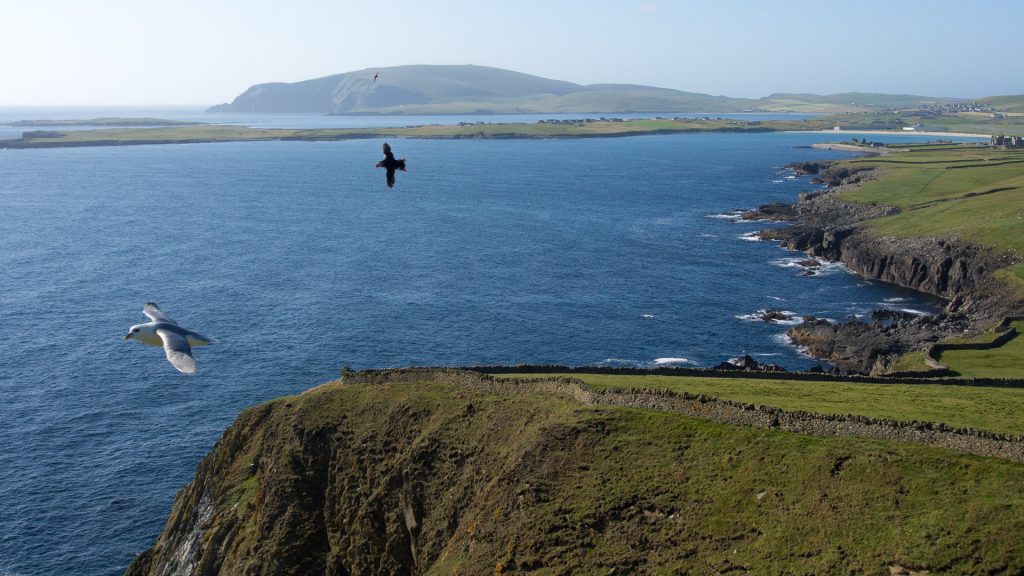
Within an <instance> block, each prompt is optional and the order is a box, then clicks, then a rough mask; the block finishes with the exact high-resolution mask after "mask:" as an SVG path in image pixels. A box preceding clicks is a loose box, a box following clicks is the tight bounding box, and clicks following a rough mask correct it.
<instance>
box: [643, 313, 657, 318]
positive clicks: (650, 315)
mask: <svg viewBox="0 0 1024 576" xmlns="http://www.w3.org/2000/svg"><path fill="white" fill-rule="evenodd" d="M640 317H641V318H654V314H641V315H640Z"/></svg>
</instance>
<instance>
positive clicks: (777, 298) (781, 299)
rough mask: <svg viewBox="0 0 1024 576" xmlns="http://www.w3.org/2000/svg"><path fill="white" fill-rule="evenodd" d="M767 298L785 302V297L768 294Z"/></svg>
mask: <svg viewBox="0 0 1024 576" xmlns="http://www.w3.org/2000/svg"><path fill="white" fill-rule="evenodd" d="M769 298H771V299H772V300H775V301H776V302H785V301H786V299H785V298H779V297H778V296H769Z"/></svg>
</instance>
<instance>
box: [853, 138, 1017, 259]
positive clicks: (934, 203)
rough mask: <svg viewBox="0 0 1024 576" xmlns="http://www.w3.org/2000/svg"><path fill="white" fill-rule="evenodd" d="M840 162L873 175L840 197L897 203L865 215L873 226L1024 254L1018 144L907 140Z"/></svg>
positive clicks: (885, 232) (887, 231) (875, 230)
mask: <svg viewBox="0 0 1024 576" xmlns="http://www.w3.org/2000/svg"><path fill="white" fill-rule="evenodd" d="M847 164H848V165H850V166H857V167H870V168H874V169H876V171H877V172H878V174H879V177H878V178H876V179H874V180H870V181H868V182H866V183H864V184H862V185H861V186H859V187H857V188H856V189H854V190H851V191H848V192H844V193H843V194H842V195H841V196H840V198H842V199H843V200H846V201H849V202H860V203H866V204H884V205H888V206H896V207H898V208H901V209H902V212H901V213H899V214H896V215H894V216H889V217H886V218H880V219H878V220H876V221H874V222H872V223H871V224H870V227H871V230H872V232H873V233H875V234H878V235H882V236H902V237H915V236H936V237H946V238H949V237H959V238H962V239H965V240H968V241H970V242H973V243H976V244H980V245H983V246H988V247H991V248H994V249H997V250H1013V251H1016V252H1018V253H1022V254H1024V150H1006V149H999V148H992V147H989V146H983V145H962V146H958V147H949V146H931V147H929V146H915V147H907V148H906V149H905V151H903V152H897V153H895V154H889V155H888V156H885V157H878V158H863V159H855V160H850V161H847ZM1013 272H1014V273H1016V272H1017V270H1016V269H1014V270H1013Z"/></svg>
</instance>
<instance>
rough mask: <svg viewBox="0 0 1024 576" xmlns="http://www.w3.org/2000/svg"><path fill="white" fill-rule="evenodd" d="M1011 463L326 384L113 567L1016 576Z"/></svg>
mask: <svg viewBox="0 0 1024 576" xmlns="http://www.w3.org/2000/svg"><path fill="white" fill-rule="evenodd" d="M1021 472H1024V468H1022V465H1021V464H1015V463H1012V462H1007V461H1002V460H996V459H991V458H980V457H974V456H965V455H961V454H958V453H953V452H948V451H945V450H941V449H936V448H928V447H922V446H914V445H908V444H897V443H892V442H883V441H872V440H862V439H854V438H817V437H810V436H803V435H798V434H791V433H786V432H776V431H765V430H759V429H754V428H745V427H735V426H728V425H720V424H712V423H708V422H703V421H698V420H693V419H690V418H685V417H682V416H679V415H674V414H668V413H663V412H658V411H653V410H641V409H634V408H615V407H594V406H585V405H582V404H580V403H578V402H577V401H575V400H573V399H571V398H568V397H562V396H558V395H552V394H546V393H541V392H532V393H521V394H508V393H504V394H503V393H498V392H494V391H488V390H487V389H485V388H480V387H473V386H459V385H457V384H451V383H447V384H446V383H442V382H440V381H437V380H434V379H431V378H429V377H425V378H423V379H420V380H417V381H395V382H383V383H379V384H372V385H371V384H347V385H346V384H341V383H331V384H327V385H324V386H321V387H318V388H315V389H313V390H311V391H309V392H307V393H304V394H301V395H298V396H293V397H288V398H283V399H280V400H277V401H274V402H271V403H268V404H264V405H261V406H257V407H254V408H251V409H249V410H247V411H245V412H244V413H243V414H242V415H241V416H240V417H239V418H238V420H237V421H236V422H235V424H233V425H232V426H231V427H230V428H229V429H228V431H227V432H226V433H225V435H224V437H223V438H222V439H221V441H220V442H219V443H218V444H217V446H216V448H215V449H214V451H213V452H212V453H211V454H210V455H209V456H208V457H207V458H206V459H205V460H204V461H203V462H202V464H201V465H200V466H199V469H198V471H197V474H196V478H195V480H194V482H193V483H192V484H191V485H189V486H188V487H187V488H186V489H184V490H183V491H182V492H181V494H179V496H178V499H177V501H176V503H175V506H174V508H173V510H172V512H171V516H170V519H169V521H168V524H167V528H166V530H165V531H164V533H163V534H162V535H161V536H160V538H159V539H158V540H157V542H156V544H155V546H154V548H153V549H152V550H150V551H148V552H146V553H144V554H143V555H141V556H140V557H139V558H138V559H137V560H136V562H135V563H134V564H133V565H132V566H131V567H130V569H129V570H128V574H132V575H139V574H159V573H169V572H170V571H174V570H182V571H183V573H217V572H218V571H219V572H220V573H276V574H314V573H315V574H383V573H408V574H512V573H524V574H525V573H532V574H569V573H580V574H608V573H615V574H618V573H645V574H661V573H664V574H674V573H687V572H692V573H699V572H708V571H711V572H715V573H724V572H730V571H743V572H749V573H756V574H767V573H816V574H824V573H847V574H878V573H883V572H887V570H888V567H892V566H901V567H905V568H910V569H926V570H930V571H931V573H932V574H942V573H956V574H961V573H971V574H975V573H977V574H981V573H998V572H1005V573H1012V572H1015V571H1020V570H1024V549H1022V548H1021V543H1020V542H1019V539H1018V538H1016V535H1017V534H1020V533H1021V532H1022V531H1024V517H1022V516H1021V515H1020V514H1019V510H1020V507H1021V506H1022V505H1024V474H1022V473H1021Z"/></svg>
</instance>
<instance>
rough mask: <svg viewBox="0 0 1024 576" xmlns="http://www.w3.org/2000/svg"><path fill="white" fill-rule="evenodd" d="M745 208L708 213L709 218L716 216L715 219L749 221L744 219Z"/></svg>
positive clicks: (736, 221)
mask: <svg viewBox="0 0 1024 576" xmlns="http://www.w3.org/2000/svg"><path fill="white" fill-rule="evenodd" d="M743 213H744V211H743V210H733V211H731V212H721V213H719V214H708V215H707V217H708V218H714V219H715V220H727V221H729V222H735V223H738V222H747V220H744V219H743Z"/></svg>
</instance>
